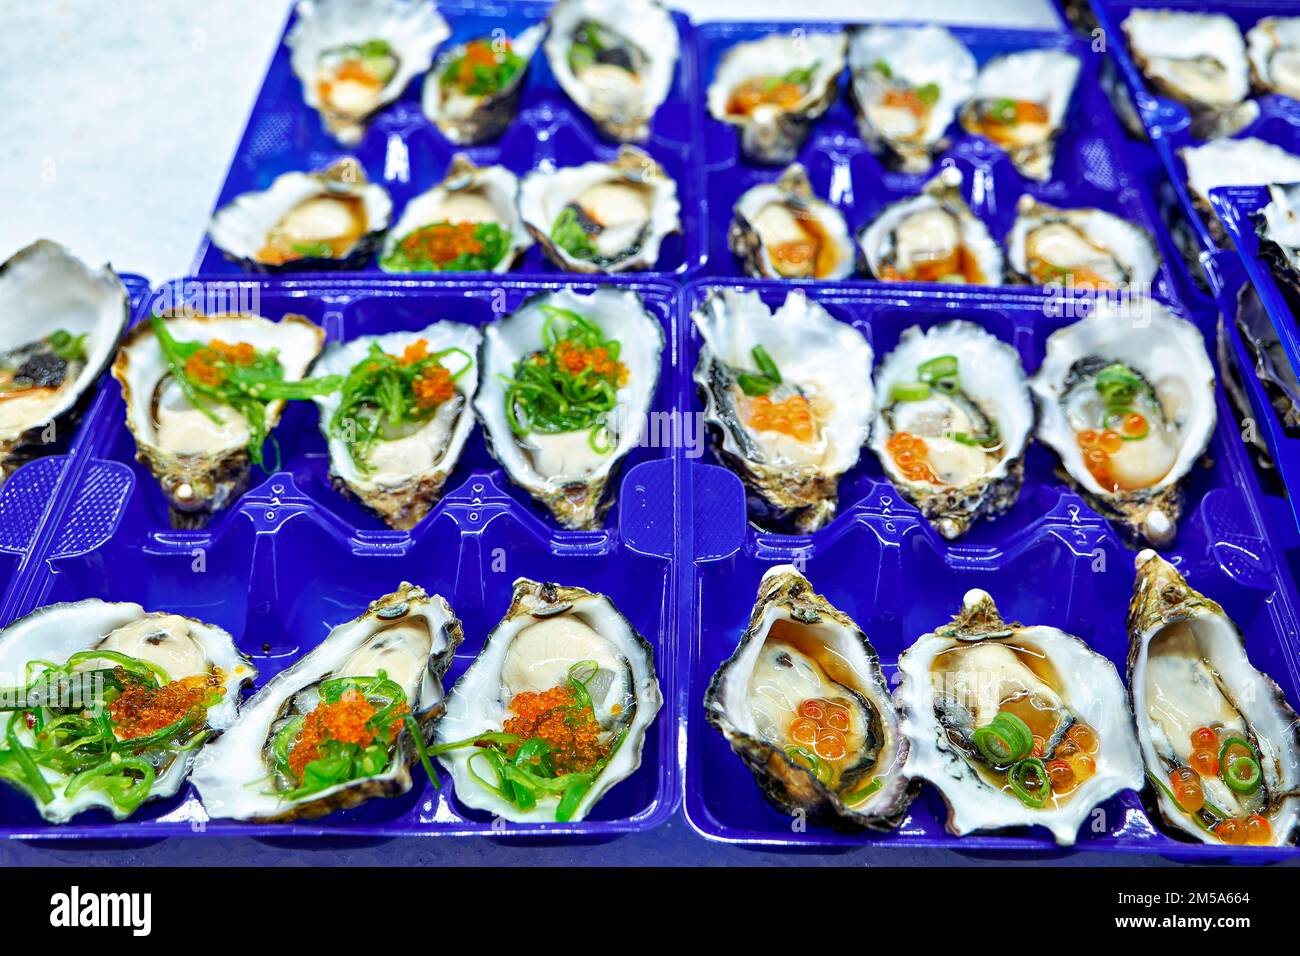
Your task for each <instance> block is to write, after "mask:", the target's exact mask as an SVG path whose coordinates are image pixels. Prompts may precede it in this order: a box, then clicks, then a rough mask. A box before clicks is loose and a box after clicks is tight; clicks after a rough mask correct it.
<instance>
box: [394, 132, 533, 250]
mask: <svg viewBox="0 0 1300 956" xmlns="http://www.w3.org/2000/svg"><path fill="white" fill-rule="evenodd" d="M518 193H519V180H518V179H517V178H516V177H515V174H514V173H512V172H511V171H510V170H508V169H506V167H504V166H485V167H483V168H481V169H480V168H479V167H478V166H475V165H474V164H473V163H472V162H470V160H469V158H468V157H466V156H465V155H464V154H463V153H458V154H457V155H456V156H455V157H453V158H452V161H451V168H450V169H448V170H447V178H446V179H444V180H443V181H442V182H440V183H439V184H438V185H436V186H434V187H433V188H432V189H430V190H429V191H428V192H424V193H421V194H420V195H418V196H416V197H415V198H414V199H412V200H411V201H410V202H408V203H407V204H406V208H405V209H403V210H402V216H401V218H400V219H398V220H397V225H395V226H393V228H392V229H391V230H390V231H389V233H388V235H387V236H386V237H385V239H384V245H383V249H382V251H381V252H380V255H379V267H380V268H381V269H383V270H384V271H385V272H453V271H455V272H460V271H471V270H469V269H465V270H462V269H460V268H453V266H458V265H459V264H466V260H465V259H464V258H463V257H458V258H457V259H454V260H452V261H450V262H434V261H431V260H430V258H429V256H428V253H427V252H426V251H425V249H424V246H423V243H421V241H420V236H422V235H427V234H426V233H423V232H422V230H425V229H426V228H427V227H430V226H434V227H438V229H439V230H441V229H443V228H445V227H447V226H449V225H450V226H456V225H458V224H465V223H469V224H473V227H474V232H473V239H474V240H475V241H476V242H477V243H478V244H479V246H480V249H481V253H480V254H481V255H482V256H484V257H486V259H491V257H492V256H493V255H496V256H497V259H496V261H495V263H494V264H493V265H492V266H491V267H490V271H492V272H508V271H509V270H510V268H511V267H512V266H513V265H514V264H515V263H516V262H517V261H518V259H519V257H520V256H521V255H523V253H524V250H526V249H527V248H528V247H529V246H531V245H532V244H533V240H532V236H530V235H529V233H528V229H527V227H525V226H524V222H523V220H522V219H520V218H519V211H518V207H517V206H516V204H515V199H516V196H517V195H518ZM493 226H495V227H496V228H493ZM436 231H438V230H435V232H436ZM417 234H418V235H417ZM486 259H485V260H484V261H482V262H479V261H471V262H468V263H467V264H468V265H470V266H478V265H486Z"/></svg>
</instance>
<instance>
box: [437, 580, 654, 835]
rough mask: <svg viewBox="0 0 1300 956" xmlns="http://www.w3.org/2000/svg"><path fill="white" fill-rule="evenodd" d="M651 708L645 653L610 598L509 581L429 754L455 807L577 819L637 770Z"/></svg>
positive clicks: (649, 657) (541, 819) (650, 655)
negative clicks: (496, 619) (496, 618)
mask: <svg viewBox="0 0 1300 956" xmlns="http://www.w3.org/2000/svg"><path fill="white" fill-rule="evenodd" d="M662 703H663V695H662V693H661V692H660V690H659V681H658V679H657V678H656V676H655V661H654V649H653V648H651V646H650V644H649V642H647V641H646V639H645V638H644V637H642V636H641V635H640V634H639V633H637V630H636V628H634V627H633V626H632V624H631V622H630V621H628V620H627V618H625V617H624V616H623V615H622V614H621V613H619V610H618V608H616V607H615V606H614V603H613V602H612V601H611V600H610V599H609V598H607V597H606V596H605V595H603V594H594V593H592V592H591V591H587V590H585V589H583V588H579V587H564V586H562V585H558V584H541V583H538V582H537V581H530V580H528V579H527V578H519V579H518V580H516V581H515V585H514V592H513V594H512V595H511V599H510V607H509V609H507V611H506V613H505V616H504V617H503V618H502V619H501V622H500V623H499V624H497V626H496V627H495V628H493V630H492V633H491V634H489V635H488V636H487V640H486V641H485V642H484V644H483V650H482V651H481V652H480V653H479V655H478V657H476V658H475V659H474V663H472V664H470V666H469V669H468V670H466V671H465V673H464V674H463V675H462V676H461V678H460V680H458V681H457V682H456V686H455V687H454V688H452V691H451V694H450V695H449V696H448V698H447V712H446V714H445V715H444V716H443V718H442V720H441V721H440V722H439V724H438V728H437V745H436V746H435V747H434V752H435V753H437V754H438V759H439V760H441V761H442V763H443V765H444V766H445V767H446V768H447V770H448V771H450V773H451V776H452V779H453V780H454V781H455V786H456V800H457V801H458V802H460V803H462V804H464V805H465V806H469V807H473V808H475V809H477V810H486V811H488V812H490V813H492V814H493V815H494V816H499V817H501V818H503V819H506V820H512V821H514V822H516V823H549V822H558V823H570V822H576V821H579V820H582V819H584V818H585V817H586V816H587V814H588V813H590V812H591V808H592V807H593V806H595V804H596V802H597V801H598V800H600V798H601V797H603V796H604V795H605V793H606V792H608V791H609V789H610V788H611V787H613V786H614V785H616V784H617V783H619V782H620V781H622V780H625V779H627V778H628V777H630V776H631V775H632V774H633V773H635V772H636V769H637V767H639V766H641V751H642V748H643V747H644V746H645V738H646V733H647V732H648V730H649V727H650V725H651V724H652V723H653V722H654V719H655V715H656V714H658V713H659V707H660V705H661V704H662ZM560 718H562V719H560ZM524 748H529V750H530V751H531V756H532V760H531V761H528V762H526V761H521V760H520V754H521V752H522V751H523V750H524ZM471 765H473V766H471ZM507 766H508V767H509V768H510V769H511V770H514V771H515V772H513V773H507V770H506V768H507ZM519 766H523V767H527V768H528V769H527V771H526V772H525V773H520V772H518V770H515V768H516V767H519ZM561 782H562V784H563V785H562V786H561Z"/></svg>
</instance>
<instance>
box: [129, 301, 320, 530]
mask: <svg viewBox="0 0 1300 956" xmlns="http://www.w3.org/2000/svg"><path fill="white" fill-rule="evenodd" d="M159 329H161V331H162V334H164V335H166V336H167V338H168V343H169V345H170V346H173V347H172V348H169V351H164V349H163V343H162V340H161V339H160V338H159V331H158V330H159ZM324 342H325V332H324V330H323V329H321V328H320V327H319V326H317V325H315V324H314V323H312V322H311V321H309V320H308V319H306V318H304V317H303V316H301V315H286V316H284V318H283V319H282V320H281V321H279V322H273V321H271V320H270V319H265V318H262V317H261V316H259V315H212V316H205V315H198V314H191V313H185V314H175V315H155V316H153V317H152V319H151V321H147V322H141V323H140V324H139V325H137V326H136V327H135V328H133V329H132V330H131V331H130V332H128V333H127V334H126V337H125V338H124V339H123V340H122V347H121V349H120V350H119V351H118V353H117V358H116V359H115V360H114V362H113V377H114V378H115V379H117V381H118V383H119V384H120V385H121V386H122V400H123V402H125V403H126V424H127V427H128V428H129V429H130V430H131V434H132V435H133V436H134V437H135V446H136V458H137V459H138V460H139V461H140V462H141V463H142V464H145V465H147V466H148V468H149V470H150V471H151V472H153V475H154V477H155V478H157V479H158V481H159V483H160V484H161V486H162V491H163V495H164V496H165V497H166V499H167V503H168V505H169V507H170V509H171V520H172V524H173V525H174V526H175V527H178V528H201V527H203V526H204V525H205V524H207V522H208V520H209V519H210V518H211V516H212V514H213V512H216V511H220V510H221V509H223V508H226V507H228V506H229V505H231V504H232V503H233V502H234V501H235V500H236V499H238V498H239V496H240V495H241V494H243V492H244V489H245V488H246V487H247V485H248V477H249V472H250V469H251V466H252V465H253V464H261V454H262V442H263V440H264V439H265V438H266V436H267V435H269V434H270V432H271V431H272V430H273V429H274V428H275V426H276V424H277V423H278V422H279V420H280V413H281V411H283V409H284V402H285V399H283V398H279V397H275V398H271V397H269V396H268V395H267V393H266V391H264V390H266V389H270V388H271V386H272V385H273V384H277V385H278V384H281V383H294V382H298V381H299V380H301V379H302V378H303V377H304V376H305V375H306V372H307V368H308V366H310V365H311V363H312V361H313V360H314V359H315V358H316V355H317V353H319V352H320V350H321V346H322V345H323V344H324ZM182 343H184V344H186V345H191V344H192V345H197V346H199V348H200V349H201V350H202V351H201V354H200V358H199V360H198V362H197V364H199V365H200V366H202V369H201V371H203V372H204V374H205V377H207V378H210V379H211V380H212V381H218V382H219V381H220V380H219V379H218V378H217V376H218V375H220V374H221V373H219V372H217V371H216V369H217V367H218V366H219V365H221V364H223V363H225V362H229V361H236V362H241V363H251V364H255V365H257V366H258V367H259V369H261V370H262V371H264V372H265V380H264V381H262V382H259V383H258V387H259V391H258V393H257V394H254V393H251V392H246V393H237V392H231V393H225V394H228V395H229V396H230V397H231V398H232V400H237V404H239V405H241V406H243V407H242V408H236V407H235V406H232V405H231V404H229V403H227V402H223V401H222V400H221V399H220V398H218V397H214V396H213V395H212V394H208V393H205V395H204V396H203V397H199V396H198V393H197V392H196V391H195V386H194V383H193V381H192V380H191V378H190V375H189V373H188V372H186V371H179V370H178V366H177V362H176V359H177V356H178V355H179V354H180V353H179V352H178V350H177V349H176V348H174V346H176V345H180V344H182ZM184 368H186V369H188V368H189V362H188V361H187V362H185V363H184ZM208 369H211V370H212V371H211V372H208V371H207V370H208ZM178 372H179V374H178ZM277 372H278V376H277V375H276V374H275V373H277ZM191 395H193V396H194V398H192V397H191ZM236 396H238V398H237V399H236ZM259 396H260V397H259ZM295 397H308V396H307V395H303V396H295ZM195 399H197V400H198V402H199V404H195ZM254 406H255V407H254ZM250 414H251V415H252V416H253V417H252V418H250V417H249V416H250Z"/></svg>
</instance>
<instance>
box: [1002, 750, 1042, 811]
mask: <svg viewBox="0 0 1300 956" xmlns="http://www.w3.org/2000/svg"><path fill="white" fill-rule="evenodd" d="M1030 774H1033V775H1034V776H1036V777H1037V778H1038V786H1037V787H1036V788H1035V789H1034V790H1030V789H1029V787H1028V786H1027V785H1026V784H1027V783H1028V780H1029V775H1030ZM1007 783H1009V784H1010V785H1011V792H1012V793H1014V794H1015V795H1016V797H1017V798H1018V799H1019V800H1020V802H1021V803H1023V804H1024V805H1025V806H1027V807H1031V808H1033V809H1035V810H1037V809H1039V808H1041V807H1043V806H1045V805H1046V804H1047V797H1048V795H1049V794H1050V793H1051V792H1052V785H1051V783H1050V782H1049V781H1048V778H1047V767H1046V766H1045V765H1044V764H1043V762H1042V761H1041V760H1039V759H1038V758H1037V757H1029V758H1027V759H1025V760H1022V761H1020V762H1019V763H1018V764H1016V765H1015V766H1014V767H1012V768H1011V772H1010V773H1009V774H1007Z"/></svg>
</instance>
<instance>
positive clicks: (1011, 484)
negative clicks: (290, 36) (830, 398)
mask: <svg viewBox="0 0 1300 956" xmlns="http://www.w3.org/2000/svg"><path fill="white" fill-rule="evenodd" d="M875 387H876V395H877V396H879V397H878V403H879V404H878V408H879V411H877V413H876V422H875V428H874V429H873V430H872V433H871V450H872V451H874V452H875V453H876V457H878V458H879V459H880V464H881V466H882V467H883V468H884V469H885V474H886V475H888V476H889V480H890V481H892V482H893V483H894V485H895V486H896V487H897V488H898V490H899V491H901V492H902V493H903V496H904V497H905V498H907V500H908V501H910V502H912V503H913V504H915V505H916V506H917V507H918V508H920V509H921V513H922V514H923V515H925V518H926V520H927V521H929V522H930V523H931V524H933V525H934V526H935V528H936V529H937V530H938V532H939V533H940V534H941V535H943V536H944V537H945V538H948V539H949V540H951V539H953V538H958V537H961V536H962V535H963V534H965V533H966V532H967V531H969V530H970V526H971V524H973V523H974V522H975V521H977V520H979V519H981V518H991V517H994V516H996V515H1000V514H1002V513H1003V512H1005V511H1007V510H1009V509H1010V508H1011V506H1012V505H1014V504H1015V502H1016V498H1017V496H1018V495H1019V494H1020V484H1021V481H1022V480H1023V478H1024V454H1025V446H1026V445H1027V444H1028V443H1029V436H1030V433H1031V432H1032V431H1033V427H1034V403H1033V400H1032V399H1031V398H1030V396H1029V388H1028V383H1027V382H1026V380H1025V371H1024V369H1023V368H1022V367H1021V365H1020V355H1019V353H1017V352H1016V350H1015V349H1014V348H1012V347H1011V346H1010V345H1008V344H1007V343H1006V342H1003V341H1002V340H1000V339H998V338H995V337H994V336H993V335H990V334H989V333H988V332H985V331H984V330H983V329H982V328H980V327H979V326H978V325H976V324H975V323H973V322H965V321H956V322H947V323H945V324H943V325H936V326H934V327H932V328H930V329H928V330H926V331H922V330H921V328H920V327H919V326H912V327H911V328H909V329H906V330H904V332H903V334H902V336H901V337H900V338H899V341H898V347H897V348H895V349H894V351H892V352H890V353H889V354H888V355H887V356H885V359H884V361H882V362H881V363H880V368H879V369H878V370H877V372H876V382H875Z"/></svg>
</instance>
